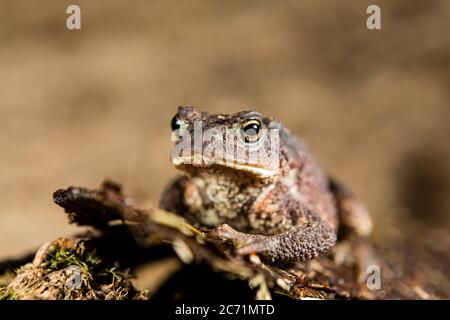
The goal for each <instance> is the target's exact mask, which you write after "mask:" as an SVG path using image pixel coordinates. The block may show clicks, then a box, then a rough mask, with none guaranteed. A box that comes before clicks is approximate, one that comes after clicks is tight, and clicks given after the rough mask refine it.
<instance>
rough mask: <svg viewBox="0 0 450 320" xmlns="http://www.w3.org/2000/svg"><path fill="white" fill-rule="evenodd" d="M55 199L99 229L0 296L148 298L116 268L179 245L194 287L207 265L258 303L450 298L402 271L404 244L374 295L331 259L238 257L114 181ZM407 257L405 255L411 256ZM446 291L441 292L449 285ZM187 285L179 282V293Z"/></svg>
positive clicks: (47, 248)
mask: <svg viewBox="0 0 450 320" xmlns="http://www.w3.org/2000/svg"><path fill="white" fill-rule="evenodd" d="M53 196H54V201H55V203H57V204H58V205H59V206H61V207H62V208H64V210H65V212H66V213H67V214H68V216H69V221H70V222H71V223H75V224H78V225H83V226H86V225H87V226H91V227H94V228H95V229H94V230H93V231H89V232H86V233H83V234H80V235H78V236H75V237H72V238H61V239H57V240H55V241H53V242H51V243H49V244H46V245H44V246H42V247H41V249H39V250H38V252H37V253H36V256H35V258H34V261H33V263H32V264H29V265H26V266H25V267H23V268H22V269H20V270H19V271H18V272H17V276H16V277H15V278H14V280H12V282H11V283H10V284H9V285H8V286H7V287H6V288H3V289H1V291H0V298H3V299H17V298H19V299H20V298H22V299H23V298H39V299H142V298H147V297H148V295H147V293H145V292H144V293H140V292H137V291H136V290H135V289H134V288H133V286H132V285H131V283H130V281H129V278H130V276H129V274H128V273H127V272H124V271H120V269H119V268H116V266H115V264H120V265H127V267H129V269H130V270H131V271H132V270H133V268H134V267H135V266H137V265H139V264H142V263H145V262H148V261H149V260H151V259H158V257H159V256H160V253H158V251H157V250H156V251H155V248H160V247H162V246H161V245H164V244H166V245H167V244H169V246H166V247H173V249H174V250H173V251H174V252H175V253H176V254H177V255H178V256H179V258H180V260H181V261H183V262H184V263H186V264H189V268H190V269H189V270H191V271H189V272H191V274H192V270H194V271H193V272H194V273H193V274H195V276H194V277H192V278H193V279H194V280H193V281H195V277H196V276H197V274H198V276H200V277H201V276H203V275H204V276H205V277H206V276H207V275H206V273H205V272H204V271H200V272H198V273H197V271H198V270H204V269H202V268H205V266H206V267H208V268H209V270H212V271H211V272H213V273H214V274H216V273H219V274H224V275H227V277H228V279H240V280H244V281H246V282H247V283H248V286H249V287H250V288H253V289H254V290H253V291H251V294H252V295H253V296H252V298H257V299H270V298H283V297H287V298H292V299H386V298H387V299H389V298H390V299H404V298H407V299H433V298H446V294H448V290H446V288H448V287H445V288H439V287H437V288H436V286H434V285H433V283H431V285H430V282H429V281H428V282H427V281H426V279H423V278H418V277H417V274H424V273H420V272H419V273H418V272H417V270H416V269H414V270H413V272H405V271H408V270H406V269H404V270H403V269H401V268H400V269H399V268H396V267H397V266H396V264H401V262H403V263H404V261H405V259H408V257H404V255H403V254H402V252H403V251H402V248H401V245H396V246H395V247H393V246H391V247H389V246H386V247H385V248H379V253H380V255H379V256H380V259H381V261H382V264H383V270H385V272H384V274H383V280H382V281H383V284H382V287H381V288H380V289H377V290H369V289H368V286H367V285H366V282H365V279H358V276H357V274H358V273H357V271H356V270H355V268H353V267H349V266H348V265H346V264H345V263H336V262H335V260H334V259H332V258H331V256H322V257H319V258H316V259H314V260H311V261H309V262H306V263H298V264H296V265H291V266H278V265H271V264H267V263H264V262H262V261H261V260H260V259H259V257H258V256H257V255H250V256H248V257H243V256H239V255H236V254H234V250H233V248H232V247H231V246H230V245H229V244H227V243H224V242H220V241H218V240H217V239H214V238H210V237H209V236H208V230H200V229H198V228H196V227H194V226H193V225H190V224H189V223H188V222H187V221H186V220H184V219H183V218H181V217H179V216H178V215H175V214H173V213H170V212H165V211H162V210H160V209H157V208H151V209H149V210H140V209H135V208H134V207H133V206H132V201H131V200H130V199H129V198H127V197H125V196H124V195H123V194H122V191H121V187H120V186H119V185H118V184H117V183H114V182H111V181H106V182H104V183H103V184H102V186H101V187H100V189H98V190H90V189H86V188H76V187H70V188H68V189H65V190H58V191H56V192H55V193H54V195H53ZM105 243H107V244H108V245H107V246H105ZM87 248H88V249H87ZM105 248H108V249H105ZM111 248H112V249H111ZM374 250H375V249H374ZM377 250H378V248H377ZM404 252H405V255H406V254H407V252H408V251H407V250H405V251H404ZM164 254H167V252H166V253H164ZM170 254H173V253H170ZM390 256H391V257H392V258H391V259H390V260H389V257H390ZM381 257H382V258H381ZM385 257H387V260H386V259H385ZM101 261H106V262H107V263H108V265H109V268H108V269H105V267H102V268H100V267H99V265H100V264H101ZM444 265H445V266H446V265H447V264H445V263H444ZM72 266H77V267H78V268H79V269H80V270H81V271H82V272H81V274H82V277H81V280H82V281H81V283H82V290H78V291H77V290H67V288H66V283H67V281H68V275H67V268H69V267H72ZM195 266H198V267H195ZM422 267H423V268H424V269H425V274H428V275H430V274H431V276H433V275H434V274H435V273H434V271H433V270H432V268H429V267H428V268H427V267H426V266H423V265H422ZM108 270H109V271H108ZM195 270H197V271H195ZM427 272H428V273H427ZM439 274H441V275H442V273H439ZM189 278H191V277H189ZM441 278H442V277H441ZM443 278H444V279H446V277H445V276H443ZM169 282H170V281H169ZM439 285H441V286H442V281H441V282H439ZM180 286H181V284H180V282H178V283H177V285H176V286H175V287H176V288H174V290H179V289H180ZM189 286H190V287H191V288H190V289H189V290H191V291H192V290H194V293H193V294H196V292H195V289H193V288H196V287H197V285H196V283H194V285H192V283H190V284H189ZM192 287H193V288H192ZM165 290H167V288H165ZM198 290H200V289H198ZM191 293H192V292H191Z"/></svg>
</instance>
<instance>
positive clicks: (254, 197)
mask: <svg viewBox="0 0 450 320" xmlns="http://www.w3.org/2000/svg"><path fill="white" fill-rule="evenodd" d="M175 117H176V119H177V121H178V123H181V124H182V127H183V130H186V131H185V134H186V132H187V135H190V136H191V137H192V138H193V135H194V133H193V132H194V130H193V128H194V122H195V121H198V120H201V121H202V123H203V126H204V130H205V129H207V128H214V129H217V130H218V131H219V132H225V131H226V130H227V129H231V130H239V129H240V128H242V126H243V125H244V124H245V123H246V122H247V121H248V120H256V121H258V122H259V123H260V124H261V127H262V128H265V129H276V130H278V132H279V137H280V140H279V141H280V144H279V145H280V148H279V163H277V166H276V168H274V167H273V163H268V162H265V161H266V160H260V162H259V163H252V164H248V165H246V163H244V162H242V161H241V159H234V160H236V162H237V163H239V164H240V166H230V165H227V164H225V163H224V162H223V161H221V160H217V159H207V161H206V163H200V164H193V163H192V162H189V161H187V159H192V158H193V157H194V156H195V155H196V152H191V153H189V154H183V155H182V156H180V157H178V158H177V157H172V162H173V163H174V164H175V165H176V166H177V167H178V168H179V169H181V170H182V171H184V172H185V173H186V175H184V176H182V177H179V178H177V179H175V180H174V181H173V182H172V183H170V184H169V186H168V187H167V188H166V190H165V192H164V193H163V196H162V198H161V201H160V206H161V208H163V209H165V210H168V211H172V212H176V213H178V214H180V215H184V216H185V217H187V218H188V219H189V220H190V221H191V222H192V223H194V224H197V225H200V226H205V227H211V228H213V230H212V232H211V235H212V236H214V237H217V238H221V239H225V240H229V241H232V242H233V243H234V244H235V245H236V250H237V252H238V253H240V254H250V253H258V254H260V255H261V256H262V257H263V258H265V259H266V260H270V261H276V262H294V261H305V260H309V259H312V258H314V257H315V256H317V255H318V254H321V253H324V252H326V251H327V250H328V249H329V248H330V247H332V246H333V245H334V244H335V243H336V241H337V233H338V228H339V227H340V226H341V227H342V226H345V228H346V229H347V230H350V231H351V232H353V231H354V232H355V233H357V234H359V235H362V236H366V235H368V234H369V233H370V229H371V220H370V218H369V216H368V214H367V212H366V211H365V209H364V207H363V206H362V205H361V204H360V203H359V202H358V201H357V200H356V198H355V197H354V195H353V193H351V192H350V191H349V190H348V189H347V188H345V187H344V186H342V185H341V184H339V183H337V182H334V181H331V180H330V179H328V177H327V176H326V174H325V173H324V172H323V171H322V169H321V168H320V167H319V165H318V163H317V161H316V159H315V158H314V157H313V156H312V155H311V153H310V152H309V151H308V149H307V148H306V147H305V145H304V144H303V143H302V142H301V141H300V140H299V139H298V138H297V137H296V136H294V135H293V134H291V132H290V131H289V130H288V129H286V128H285V127H284V126H283V125H282V124H281V123H280V122H279V121H277V120H275V119H272V118H265V117H263V116H262V115H260V114H259V113H257V112H255V111H243V112H240V113H237V114H234V115H209V114H207V113H204V112H198V111H197V110H195V109H194V108H193V107H179V110H178V113H177V114H176V115H175ZM178 143H181V142H180V141H178ZM206 145H207V142H204V146H206ZM255 145H256V146H257V147H258V148H268V146H267V145H266V144H264V143H263V142H259V141H258V143H256V144H255ZM235 147H236V148H239V145H238V144H237V143H236V145H235ZM255 167H257V168H259V169H261V168H262V169H267V170H266V171H264V170H256V171H255V170H254V168H255Z"/></svg>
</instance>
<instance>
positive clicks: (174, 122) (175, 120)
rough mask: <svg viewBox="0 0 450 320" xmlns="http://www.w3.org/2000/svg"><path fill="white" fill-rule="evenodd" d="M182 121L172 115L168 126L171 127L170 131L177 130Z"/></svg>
mask: <svg viewBox="0 0 450 320" xmlns="http://www.w3.org/2000/svg"><path fill="white" fill-rule="evenodd" d="M181 124H182V121H181V120H180V119H178V117H177V116H174V117H173V118H172V121H171V122H170V127H171V128H172V131H175V130H178V129H180V128H181Z"/></svg>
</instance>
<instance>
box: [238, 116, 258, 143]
mask: <svg viewBox="0 0 450 320" xmlns="http://www.w3.org/2000/svg"><path fill="white" fill-rule="evenodd" d="M260 131H261V122H259V121H258V120H256V119H252V120H247V121H245V122H244V123H243V124H242V126H241V135H242V137H243V138H244V140H245V142H256V141H258V140H259V136H260Z"/></svg>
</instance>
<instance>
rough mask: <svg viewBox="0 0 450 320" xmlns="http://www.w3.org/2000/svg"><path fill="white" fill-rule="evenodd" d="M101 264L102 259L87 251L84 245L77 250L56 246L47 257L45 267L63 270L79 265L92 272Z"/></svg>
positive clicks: (87, 271)
mask: <svg viewBox="0 0 450 320" xmlns="http://www.w3.org/2000/svg"><path fill="white" fill-rule="evenodd" d="M99 264H100V259H98V258H97V257H95V255H94V253H93V252H88V253H87V252H86V250H85V248H84V246H80V247H79V248H77V250H72V249H67V248H60V247H58V246H56V245H55V246H54V247H53V250H52V251H51V252H50V253H49V256H48V257H47V258H46V264H45V267H46V268H47V269H49V270H61V269H64V268H67V267H70V266H78V267H80V268H81V269H82V270H83V271H85V272H86V273H91V272H92V270H93V269H95V268H96V267H97V266H98V265H99Z"/></svg>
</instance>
